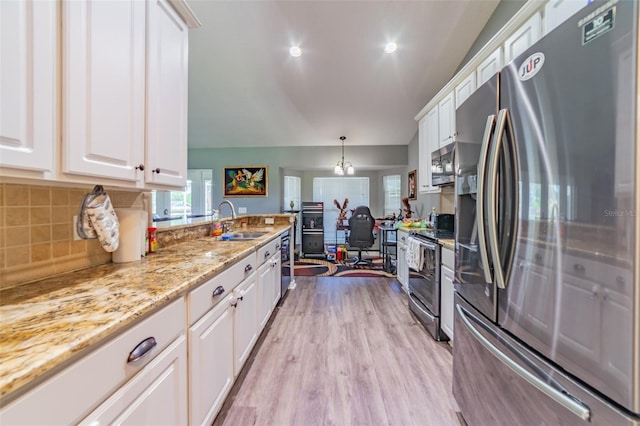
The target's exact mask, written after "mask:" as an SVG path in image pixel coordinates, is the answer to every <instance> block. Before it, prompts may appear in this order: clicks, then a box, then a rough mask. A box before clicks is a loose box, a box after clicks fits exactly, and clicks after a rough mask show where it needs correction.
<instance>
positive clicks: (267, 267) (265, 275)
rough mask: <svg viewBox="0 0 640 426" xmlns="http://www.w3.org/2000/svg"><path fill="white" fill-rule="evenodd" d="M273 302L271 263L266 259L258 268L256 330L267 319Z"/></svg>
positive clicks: (262, 326)
mask: <svg viewBox="0 0 640 426" xmlns="http://www.w3.org/2000/svg"><path fill="white" fill-rule="evenodd" d="M272 302H273V263H272V262H271V261H270V260H268V261H267V262H265V263H263V264H262V265H261V266H260V267H259V268H258V332H260V331H261V330H262V329H263V328H264V326H265V325H266V324H267V321H269V317H270V316H271V310H272V307H271V306H272Z"/></svg>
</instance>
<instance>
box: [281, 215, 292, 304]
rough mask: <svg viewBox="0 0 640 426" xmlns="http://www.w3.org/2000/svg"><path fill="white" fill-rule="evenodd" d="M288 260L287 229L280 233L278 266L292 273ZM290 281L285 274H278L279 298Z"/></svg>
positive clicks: (289, 247)
mask: <svg viewBox="0 0 640 426" xmlns="http://www.w3.org/2000/svg"><path fill="white" fill-rule="evenodd" d="M294 229H295V228H294ZM289 260H291V236H290V233H289V231H288V230H287V231H285V232H283V233H282V234H280V268H282V270H283V271H281V272H284V268H285V267H286V268H288V269H289V271H290V273H291V274H293V273H294V268H293V267H290V265H288V264H287V262H289ZM290 282H291V277H290V276H285V274H283V273H281V274H280V300H282V299H283V298H284V295H285V293H286V292H287V289H288V288H289V283H290Z"/></svg>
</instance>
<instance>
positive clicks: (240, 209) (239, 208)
mask: <svg viewBox="0 0 640 426" xmlns="http://www.w3.org/2000/svg"><path fill="white" fill-rule="evenodd" d="M238 214H247V208H246V207H238Z"/></svg>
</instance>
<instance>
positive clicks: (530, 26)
mask: <svg viewBox="0 0 640 426" xmlns="http://www.w3.org/2000/svg"><path fill="white" fill-rule="evenodd" d="M541 34H542V18H541V17H540V13H536V14H535V15H533V16H532V17H531V18H529V20H528V21H527V22H526V23H525V24H524V25H523V26H522V27H520V28H519V29H518V30H516V31H515V32H514V33H513V34H512V35H511V36H510V37H509V38H508V39H507V40H506V41H505V42H504V62H505V64H506V63H509V62H510V61H511V60H513V59H514V58H515V57H516V56H518V55H519V54H521V53H522V52H524V51H525V50H527V49H528V48H529V47H530V46H532V45H533V43H535V42H536V41H538V40H539V39H540V36H541Z"/></svg>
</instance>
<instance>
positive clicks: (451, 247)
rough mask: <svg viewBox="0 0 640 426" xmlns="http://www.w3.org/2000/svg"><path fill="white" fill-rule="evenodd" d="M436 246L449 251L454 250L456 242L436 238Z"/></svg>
mask: <svg viewBox="0 0 640 426" xmlns="http://www.w3.org/2000/svg"><path fill="white" fill-rule="evenodd" d="M438 244H440V245H441V246H442V247H444V248H446V249H449V250H455V249H456V240H455V239H453V238H438Z"/></svg>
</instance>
